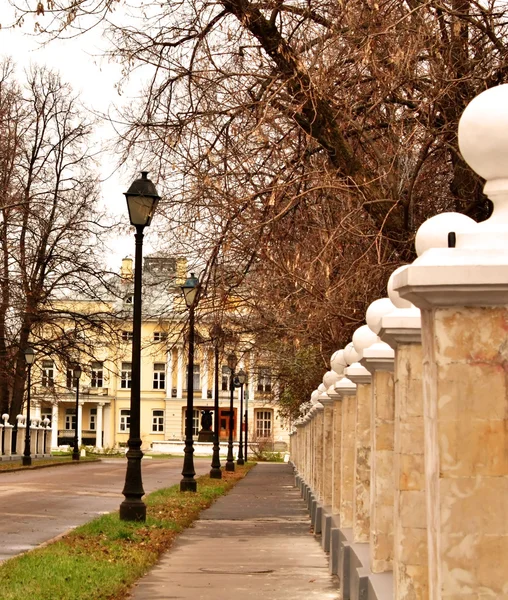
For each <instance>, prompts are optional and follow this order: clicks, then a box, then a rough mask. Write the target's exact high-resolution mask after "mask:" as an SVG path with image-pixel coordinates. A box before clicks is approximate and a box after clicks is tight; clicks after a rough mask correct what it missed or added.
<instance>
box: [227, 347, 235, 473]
mask: <svg viewBox="0 0 508 600" xmlns="http://www.w3.org/2000/svg"><path fill="white" fill-rule="evenodd" d="M228 367H229V391H230V397H229V436H228V455H227V457H226V471H234V470H235V459H234V456H233V427H234V416H233V404H234V399H235V369H236V356H235V355H234V354H230V355H229V356H228Z"/></svg>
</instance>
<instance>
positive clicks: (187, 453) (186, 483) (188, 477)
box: [180, 273, 199, 492]
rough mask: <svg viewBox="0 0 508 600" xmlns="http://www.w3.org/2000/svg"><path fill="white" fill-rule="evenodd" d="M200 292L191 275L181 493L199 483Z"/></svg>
mask: <svg viewBox="0 0 508 600" xmlns="http://www.w3.org/2000/svg"><path fill="white" fill-rule="evenodd" d="M198 290H199V281H198V280H197V278H196V277H194V273H191V275H190V277H189V278H188V279H187V281H186V282H185V283H184V285H183V286H182V291H183V294H184V298H185V303H186V304H187V306H188V308H189V356H188V365H187V414H186V417H185V449H184V456H183V470H182V475H183V478H182V480H181V481H180V491H181V492H195V491H197V482H196V480H195V479H194V476H195V475H196V471H195V470H194V444H193V440H192V420H193V413H194V329H195V326H194V309H195V306H196V301H197V295H198Z"/></svg>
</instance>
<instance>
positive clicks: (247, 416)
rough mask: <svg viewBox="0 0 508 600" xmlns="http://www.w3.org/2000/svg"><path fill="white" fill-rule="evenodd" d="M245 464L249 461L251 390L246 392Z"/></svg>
mask: <svg viewBox="0 0 508 600" xmlns="http://www.w3.org/2000/svg"><path fill="white" fill-rule="evenodd" d="M244 423H245V456H244V458H245V462H248V461H247V448H248V445H249V388H247V390H246V392H245V419H244Z"/></svg>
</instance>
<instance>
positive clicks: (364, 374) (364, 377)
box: [345, 335, 377, 384]
mask: <svg viewBox="0 0 508 600" xmlns="http://www.w3.org/2000/svg"><path fill="white" fill-rule="evenodd" d="M376 338H377V335H376ZM345 374H346V376H347V377H348V378H349V379H350V380H351V381H352V382H353V383H356V384H358V383H370V382H371V380H372V375H371V374H370V373H369V371H367V369H366V368H365V367H364V366H362V365H361V364H360V363H359V362H356V363H353V364H352V365H351V366H350V367H348V368H347V369H346V371H345Z"/></svg>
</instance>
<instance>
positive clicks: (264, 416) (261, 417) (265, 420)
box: [256, 410, 272, 438]
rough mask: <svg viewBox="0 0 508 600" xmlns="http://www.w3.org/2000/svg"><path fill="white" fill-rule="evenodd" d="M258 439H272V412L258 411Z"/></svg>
mask: <svg viewBox="0 0 508 600" xmlns="http://www.w3.org/2000/svg"><path fill="white" fill-rule="evenodd" d="M256 437H264V438H267V437H272V411H271V410H257V411H256Z"/></svg>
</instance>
